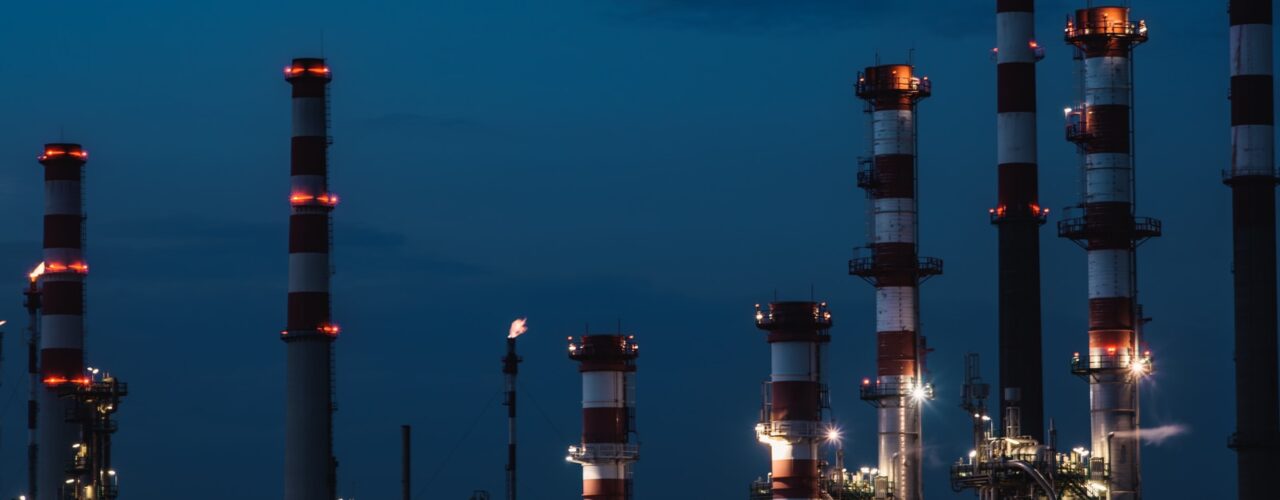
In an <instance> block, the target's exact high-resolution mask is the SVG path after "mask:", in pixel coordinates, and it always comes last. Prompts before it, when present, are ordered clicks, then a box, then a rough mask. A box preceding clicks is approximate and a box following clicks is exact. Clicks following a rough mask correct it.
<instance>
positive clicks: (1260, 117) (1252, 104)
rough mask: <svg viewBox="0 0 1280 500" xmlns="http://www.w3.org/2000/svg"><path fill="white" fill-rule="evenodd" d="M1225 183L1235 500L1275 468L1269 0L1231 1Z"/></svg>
mask: <svg viewBox="0 0 1280 500" xmlns="http://www.w3.org/2000/svg"><path fill="white" fill-rule="evenodd" d="M1230 10H1231V148H1232V149H1231V171H1230V172H1228V173H1227V175H1226V178H1225V179H1224V180H1225V181H1226V184H1227V185H1228V186H1230V187H1231V198H1232V220H1233V222H1234V224H1233V233H1234V242H1233V243H1234V255H1233V257H1234V262H1235V270H1234V272H1233V276H1234V278H1235V298H1236V302H1235V304H1236V305H1235V324H1236V348H1235V358H1236V433H1235V434H1234V435H1233V436H1232V437H1231V447H1232V448H1233V449H1235V450H1236V454H1237V455H1236V459H1237V463H1238V470H1239V480H1240V498H1249V499H1253V498H1266V497H1267V496H1268V495H1270V494H1271V490H1272V489H1273V487H1272V483H1274V479H1273V478H1272V477H1271V475H1272V474H1274V473H1275V471H1276V470H1277V469H1280V450H1278V449H1277V447H1280V380H1277V367H1276V365H1277V362H1276V348H1277V345H1276V344H1277V341H1276V218H1275V213H1276V194H1275V187H1276V171H1275V103H1274V102H1273V97H1274V93H1273V92H1274V88H1273V86H1274V83H1273V79H1272V69H1271V68H1272V50H1273V49H1274V44H1275V42H1274V40H1273V38H1272V34H1271V21H1272V4H1271V0H1231V2H1230Z"/></svg>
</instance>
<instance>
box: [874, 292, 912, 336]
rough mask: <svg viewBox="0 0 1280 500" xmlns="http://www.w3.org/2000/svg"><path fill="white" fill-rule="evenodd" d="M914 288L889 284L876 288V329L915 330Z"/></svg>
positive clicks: (879, 330) (882, 330)
mask: <svg viewBox="0 0 1280 500" xmlns="http://www.w3.org/2000/svg"><path fill="white" fill-rule="evenodd" d="M915 294H916V289H915V287H910V286H889V287H882V288H877V289H876V331H877V332H900V331H915V330H916V300H915V298H916V296H915Z"/></svg>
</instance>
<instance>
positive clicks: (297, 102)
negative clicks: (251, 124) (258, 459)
mask: <svg viewBox="0 0 1280 500" xmlns="http://www.w3.org/2000/svg"><path fill="white" fill-rule="evenodd" d="M330 79H331V75H330V72H329V67H328V66H327V65H326V64H325V61H324V59H316V58H301V59H294V60H293V63H292V64H290V65H289V66H288V67H286V68H285V80H287V81H288V82H289V83H290V84H291V85H292V86H293V145H292V158H291V162H290V170H291V174H292V177H291V190H292V191H291V193H290V196H289V203H290V205H291V206H292V212H291V215H290V216H289V306H288V308H289V312H288V326H287V327H286V328H285V330H284V332H282V335H281V338H282V339H283V340H284V342H285V351H286V356H287V358H288V362H287V367H286V374H285V384H286V397H285V456H284V498H285V499H286V500H317V499H326V500H328V499H332V498H337V497H336V484H337V466H338V462H337V459H336V458H335V457H334V455H333V412H334V409H335V407H334V401H333V365H332V359H333V341H334V339H336V338H337V335H338V327H337V325H335V324H334V323H333V319H332V318H331V317H330V309H329V275H330V263H329V245H330V241H331V239H330V234H329V231H330V212H331V211H332V210H333V207H334V205H335V204H336V203H337V197H336V196H334V195H333V194H332V193H330V192H329V178H328V148H329V133H328V128H329V127H328V125H329V124H328V122H329V117H328V101H327V97H326V95H325V93H326V88H327V85H328V84H329V81H330Z"/></svg>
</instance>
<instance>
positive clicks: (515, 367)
mask: <svg viewBox="0 0 1280 500" xmlns="http://www.w3.org/2000/svg"><path fill="white" fill-rule="evenodd" d="M527 330H528V329H527V328H526V327H525V320H524V318H520V319H517V320H515V321H512V322H511V329H510V330H509V332H508V333H507V355H506V356H503V358H502V375H503V377H502V378H503V379H504V381H505V382H506V401H505V402H504V403H503V405H505V406H506V407H507V500H516V375H518V374H519V372H520V362H521V361H523V359H522V358H521V357H520V356H519V355H518V354H516V338H518V337H519V336H520V335H521V334H523V333H524V332H525V331H527Z"/></svg>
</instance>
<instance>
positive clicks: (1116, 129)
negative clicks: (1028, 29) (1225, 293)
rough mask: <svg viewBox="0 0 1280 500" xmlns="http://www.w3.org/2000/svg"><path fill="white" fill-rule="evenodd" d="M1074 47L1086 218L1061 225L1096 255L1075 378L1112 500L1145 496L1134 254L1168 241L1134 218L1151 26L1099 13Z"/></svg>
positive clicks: (1076, 31)
mask: <svg viewBox="0 0 1280 500" xmlns="http://www.w3.org/2000/svg"><path fill="white" fill-rule="evenodd" d="M1065 39H1066V42H1067V43H1068V44H1070V45H1073V46H1075V47H1076V48H1077V57H1078V58H1080V59H1083V76H1084V78H1083V81H1084V102H1083V103H1081V104H1080V105H1078V106H1077V107H1075V108H1068V110H1067V112H1066V115H1067V138H1068V140H1070V141H1071V142H1074V143H1076V144H1077V146H1078V149H1079V150H1080V152H1081V153H1082V155H1083V158H1084V186H1085V192H1084V202H1083V212H1084V216H1083V217H1081V218H1074V219H1066V220H1062V221H1060V222H1059V223H1058V235H1059V236H1061V237H1064V238H1068V239H1071V240H1073V241H1075V242H1076V243H1078V244H1080V245H1081V246H1082V247H1084V248H1085V250H1086V251H1087V254H1088V263H1089V264H1088V266H1089V267H1088V268H1089V277H1088V290H1089V351H1088V354H1087V356H1086V357H1084V358H1081V357H1080V356H1079V355H1077V356H1076V357H1075V359H1073V360H1072V371H1073V372H1074V373H1075V374H1077V375H1080V376H1081V377H1083V378H1085V379H1086V380H1087V381H1088V383H1089V402H1090V414H1091V417H1092V426H1091V430H1092V454H1091V456H1092V457H1094V458H1093V460H1094V462H1093V463H1092V464H1091V468H1093V469H1094V470H1093V471H1092V472H1093V473H1094V474H1095V475H1098V476H1103V475H1105V477H1106V483H1107V487H1108V491H1109V497H1110V498H1111V499H1112V500H1126V499H1134V498H1139V497H1140V496H1141V485H1140V471H1141V466H1140V461H1139V460H1140V455H1139V449H1138V447H1139V445H1140V441H1139V439H1138V382H1139V380H1140V379H1141V377H1143V376H1144V375H1146V374H1147V373H1149V372H1150V369H1151V360H1150V356H1149V354H1148V353H1145V352H1142V350H1141V345H1142V340H1141V338H1140V337H1141V330H1140V328H1141V326H1142V312H1141V307H1140V306H1139V305H1138V301H1137V298H1136V296H1137V272H1136V269H1137V266H1136V264H1137V261H1136V249H1137V246H1138V245H1139V244H1141V243H1142V242H1143V241H1145V240H1146V239H1148V238H1152V237H1156V236H1159V235H1160V222H1159V221H1157V220H1154V219H1149V218H1145V217H1142V218H1138V217H1134V207H1133V200H1134V185H1133V184H1134V183H1133V178H1134V167H1133V156H1132V144H1131V137H1132V127H1131V117H1132V97H1133V94H1132V92H1133V82H1132V74H1131V73H1132V68H1133V65H1132V57H1131V56H1132V50H1133V48H1134V47H1135V46H1137V45H1138V44H1141V43H1143V42H1145V41H1146V40H1147V27H1146V24H1145V23H1143V22H1133V21H1131V19H1130V17H1129V9H1128V8H1126V7H1092V8H1087V9H1080V10H1077V11H1076V12H1075V16H1074V18H1073V19H1070V20H1068V21H1067V26H1066V30H1065Z"/></svg>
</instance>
